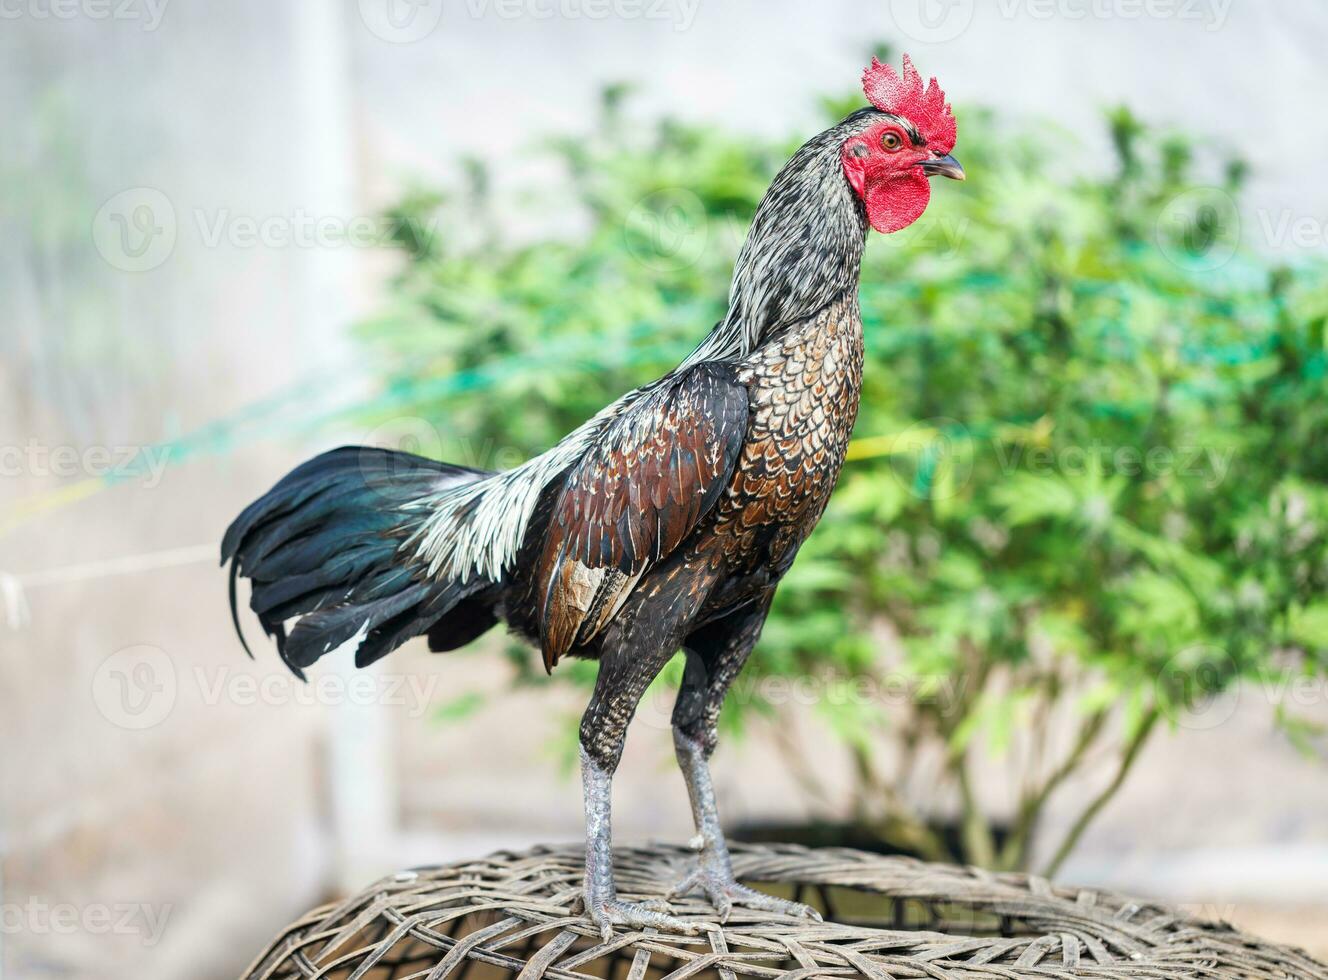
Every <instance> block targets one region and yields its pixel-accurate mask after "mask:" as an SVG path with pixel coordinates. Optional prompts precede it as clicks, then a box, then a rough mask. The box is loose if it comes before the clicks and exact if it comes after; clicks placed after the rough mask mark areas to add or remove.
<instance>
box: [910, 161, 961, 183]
mask: <svg viewBox="0 0 1328 980" xmlns="http://www.w3.org/2000/svg"><path fill="white" fill-rule="evenodd" d="M920 166H921V167H922V172H923V173H924V174H926V175H927V176H928V177H949V178H950V179H951V180H963V179H964V168H963V167H961V166H960V165H959V161H958V160H956V159H955V158H954V157H952V156H943V157H933V158H932V159H930V160H923V161H922V163H921V164H920Z"/></svg>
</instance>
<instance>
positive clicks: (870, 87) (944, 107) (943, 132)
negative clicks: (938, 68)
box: [862, 55, 955, 153]
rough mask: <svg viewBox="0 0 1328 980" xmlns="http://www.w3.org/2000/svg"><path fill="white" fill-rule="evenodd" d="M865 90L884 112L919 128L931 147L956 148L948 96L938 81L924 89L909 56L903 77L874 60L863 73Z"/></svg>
mask: <svg viewBox="0 0 1328 980" xmlns="http://www.w3.org/2000/svg"><path fill="white" fill-rule="evenodd" d="M862 91H863V94H865V95H866V96H867V101H868V102H870V103H871V104H872V105H874V106H876V108H878V109H880V110H881V111H882V112H888V113H890V114H892V115H895V116H902V117H903V118H905V119H907V120H908V121H909V122H911V123H913V125H914V126H917V127H918V131H919V132H920V133H922V135H923V136H924V137H925V138H926V140H927V145H928V146H929V147H931V148H933V149H936V150H940V151H941V152H942V153H949V152H950V151H951V150H952V149H954V143H955V118H954V115H953V114H952V113H951V112H950V103H948V102H946V101H945V93H944V92H942V91H941V87H940V86H939V85H937V84H936V79H935V78H933V79H932V80H931V81H930V82H929V83H928V84H927V87H926V88H923V86H922V76H921V75H919V74H918V70H917V69H916V68H914V67H913V60H912V59H911V58H909V56H908V55H904V75H903V77H902V78H901V77H900V75H899V73H898V72H897V71H895V69H894V66H892V65H883V64H881V63H880V62H879V61H877V60H876V58H872V63H871V65H870V66H869V67H868V68H867V69H866V70H865V71H864V72H863V73H862Z"/></svg>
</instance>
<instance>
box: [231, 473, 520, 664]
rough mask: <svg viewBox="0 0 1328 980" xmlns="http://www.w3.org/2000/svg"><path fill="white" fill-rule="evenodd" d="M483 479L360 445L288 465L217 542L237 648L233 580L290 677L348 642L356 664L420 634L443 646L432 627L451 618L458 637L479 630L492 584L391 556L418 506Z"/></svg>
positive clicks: (414, 521) (485, 621) (414, 523)
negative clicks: (248, 589)
mask: <svg viewBox="0 0 1328 980" xmlns="http://www.w3.org/2000/svg"><path fill="white" fill-rule="evenodd" d="M488 475H489V474H488V473H486V472H484V471H482V470H474V469H470V468H468V467H464V466H453V465H451V464H449V463H440V462H436V461H434V460H431V459H425V458H424V457H421V456H415V455H412V454H410V453H402V452H394V451H391V450H384V449H371V448H366V447H361V446H345V447H342V448H341V449H334V450H332V451H331V452H327V453H324V454H323V455H321V456H318V457H316V458H314V459H311V460H309V462H307V463H305V464H303V465H302V466H299V467H297V468H296V469H295V470H293V471H292V472H291V473H289V474H288V475H287V476H286V477H284V478H283V479H282V480H281V481H280V482H279V483H278V484H277V485H276V486H274V487H273V488H272V489H271V490H269V491H268V492H267V493H266V494H264V495H263V496H262V497H260V498H259V499H258V500H256V501H254V503H252V504H251V505H250V506H249V507H247V508H246V509H245V511H244V512H243V513H242V514H240V516H239V517H237V518H236V519H235V521H234V523H232V524H231V526H230V528H228V529H227V531H226V536H225V538H224V539H223V541H222V545H221V561H222V564H225V563H226V562H228V561H230V562H232V565H231V577H230V599H231V616H232V618H233V619H234V622H235V628H236V632H237V633H239V634H240V641H241V643H244V634H243V632H241V630H240V619H239V610H238V603H237V598H236V580H237V578H238V577H239V576H244V577H246V578H248V579H250V580H251V581H252V582H253V595H252V598H251V599H250V607H251V608H252V609H253V611H254V612H255V613H256V614H257V616H258V621H259V622H260V623H261V624H262V626H263V630H264V631H265V632H266V633H267V635H268V636H271V637H274V638H275V639H276V643H277V649H278V651H279V652H280V653H281V658H282V660H284V661H285V662H286V665H287V666H288V667H289V668H290V669H291V670H292V671H293V672H294V673H295V674H296V675H297V676H299V677H303V676H304V668H305V667H308V666H310V665H311V664H313V663H314V662H315V661H316V660H318V658H319V657H321V656H323V655H324V654H326V653H329V652H330V651H332V650H335V649H337V648H338V647H340V646H342V645H343V644H345V643H347V642H350V641H355V642H356V644H357V645H356V654H355V662H356V664H357V665H358V666H361V667H363V666H365V665H367V664H370V663H373V662H374V661H375V660H377V659H379V658H380V657H383V656H385V655H386V654H388V653H390V652H391V651H392V650H394V649H396V647H398V646H400V645H401V644H402V643H404V642H405V641H406V640H408V639H409V638H410V637H412V636H416V635H418V634H420V633H425V632H428V633H429V634H430V641H431V645H432V646H435V648H439V647H443V648H446V638H445V637H444V636H443V635H442V634H446V633H448V632H451V631H449V630H447V629H442V627H445V626H448V625H449V623H450V618H451V617H448V614H449V613H451V612H452V611H453V610H456V614H457V615H456V618H457V623H456V624H455V628H456V631H459V632H460V633H461V634H463V635H464V634H467V633H470V634H473V635H472V636H471V638H473V636H477V635H479V633H482V632H483V631H484V630H485V629H488V627H489V626H492V625H493V624H494V622H495V619H494V617H493V613H492V611H491V609H490V608H489V604H488V603H487V602H485V601H484V599H483V597H482V593H483V592H484V591H485V590H486V589H488V588H490V587H491V585H492V583H490V582H487V581H485V580H483V579H481V578H472V579H470V580H468V581H466V582H458V581H452V580H446V579H436V578H433V577H432V576H429V575H427V574H426V570H425V569H424V568H422V567H420V565H419V564H418V562H416V561H415V560H414V556H413V553H412V552H411V551H410V549H403V547H402V546H403V544H404V543H405V541H406V540H407V539H408V538H409V537H410V536H411V534H412V533H413V532H414V531H415V530H416V529H417V528H418V527H419V525H420V523H421V522H422V521H423V520H424V518H425V517H426V516H427V509H426V508H424V507H421V506H420V503H421V501H423V500H425V499H427V498H428V497H430V496H431V495H432V494H434V493H436V492H438V491H439V490H443V489H446V488H448V487H451V486H457V485H460V484H465V483H470V482H472V481H475V480H479V479H483V478H484V477H486V476H488ZM458 607H460V608H458ZM444 617H448V621H444ZM291 620H295V623H294V626H293V627H292V628H290V629H289V632H288V630H287V624H288V623H289V622H290V621H291ZM476 630H478V632H475V631H476ZM435 633H438V634H440V635H439V638H438V640H437V641H435V637H434V634H435ZM248 649H249V647H248V644H247V643H245V650H246V651H247V650H248ZM251 655H252V654H251Z"/></svg>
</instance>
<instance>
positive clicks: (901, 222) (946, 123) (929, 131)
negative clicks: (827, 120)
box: [840, 55, 964, 232]
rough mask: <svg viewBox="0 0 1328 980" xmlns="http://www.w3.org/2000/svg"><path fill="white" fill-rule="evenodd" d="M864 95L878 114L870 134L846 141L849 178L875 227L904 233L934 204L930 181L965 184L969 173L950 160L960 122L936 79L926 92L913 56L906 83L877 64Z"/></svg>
mask: <svg viewBox="0 0 1328 980" xmlns="http://www.w3.org/2000/svg"><path fill="white" fill-rule="evenodd" d="M862 90H863V92H864V93H866V96H867V99H868V101H869V102H871V104H872V105H873V106H875V107H876V109H877V112H875V113H871V114H870V116H869V117H868V119H867V120H866V122H865V125H866V126H867V128H866V129H862V130H860V131H858V132H855V133H854V134H853V135H852V136H850V137H849V138H848V139H846V140H845V141H844V144H843V147H842V148H841V150H840V156H841V158H842V160H843V163H844V175H845V176H846V177H847V178H848V182H849V184H850V186H852V188H853V190H854V191H855V192H856V193H857V195H858V197H860V198H861V199H862V203H863V205H864V206H865V207H866V209H867V218H868V220H870V221H871V225H872V227H873V228H875V229H876V230H877V231H881V232H891V231H899V230H900V229H901V228H906V227H908V226H909V225H911V224H912V223H913V222H914V221H917V220H918V218H919V217H920V216H921V215H922V212H923V211H924V210H925V209H926V207H927V202H928V201H929V200H930V199H931V185H930V183H929V182H928V178H930V177H933V176H937V175H939V176H942V177H950V178H952V179H954V180H963V179H964V168H963V167H961V166H959V161H958V160H956V159H955V158H954V157H952V156H951V155H950V151H951V150H953V149H954V144H955V118H954V116H953V115H952V114H951V112H950V105H949V103H947V102H946V101H945V93H944V92H942V91H941V88H940V86H939V85H937V84H936V79H934V78H933V79H932V80H931V82H930V83H929V84H928V85H926V86H925V87H924V86H923V84H922V78H921V76H919V75H918V71H917V69H916V68H914V67H913V62H912V61H910V60H909V57H908V55H904V73H903V75H902V77H901V76H900V74H899V73H898V72H896V71H895V70H894V68H893V67H892V66H890V65H883V64H881V63H880V62H879V61H877V60H876V59H875V58H872V63H871V66H870V67H869V68H867V70H866V71H864V72H863V73H862ZM864 111H866V112H870V110H864Z"/></svg>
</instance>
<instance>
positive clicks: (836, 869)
mask: <svg viewBox="0 0 1328 980" xmlns="http://www.w3.org/2000/svg"><path fill="white" fill-rule="evenodd" d="M689 856H690V855H689V853H688V852H687V851H685V850H683V849H681V848H670V847H654V848H633V849H622V850H619V851H616V852H615V855H614V859H615V866H616V868H617V873H618V887H619V891H620V893H621V894H622V895H623V897H625V898H627V899H629V900H640V899H647V898H660V897H661V896H662V895H664V894H665V893H666V892H667V890H668V888H669V886H670V885H671V884H672V883H673V882H675V881H676V880H678V878H680V877H681V874H682V870H683V868H684V866H685V865H686V862H687V859H688V857H689ZM581 862H582V853H581V850H580V848H578V847H557V848H544V847H541V848H536V849H535V850H533V851H529V852H526V853H507V852H501V853H498V854H495V855H492V856H490V857H487V858H484V859H482V860H478V861H469V862H464V863H458V864H453V865H447V866H443V867H437V868H426V869H421V870H418V871H412V872H405V873H402V874H399V875H396V876H394V877H392V878H388V879H385V880H383V881H380V882H378V883H377V884H375V885H373V886H371V887H370V888H368V889H366V890H365V891H363V892H361V893H360V894H358V895H356V896H354V897H353V898H351V899H349V900H347V901H345V902H343V903H341V904H339V905H328V906H324V907H322V908H319V909H316V910H314V911H313V912H310V913H309V914H308V915H306V916H305V917H304V918H302V919H300V920H299V921H298V922H296V923H294V924H292V925H291V926H290V927H288V928H287V929H286V931H285V932H283V933H282V934H281V935H280V936H279V937H278V938H277V939H276V940H275V941H274V942H273V944H272V945H271V946H270V947H269V948H268V950H267V951H266V952H265V953H264V954H263V955H262V956H261V957H259V959H258V960H257V961H256V962H255V964H254V965H253V966H252V967H251V968H250V970H249V971H248V972H247V973H246V975H245V978H246V980H295V978H312V977H318V978H338V980H425V978H427V980H443V978H452V980H463V978H464V980H490V978H494V980H497V978H501V977H508V976H512V975H516V976H519V977H520V978H521V980H537V978H540V977H549V978H552V980H585V978H611V980H659V978H666V980H684V978H687V977H698V978H710V977H718V978H720V980H740V978H773V977H780V978H784V980H803V978H811V977H867V978H870V980H896V978H905V977H908V978H915V977H931V978H936V980H988V978H1001V980H1014V978H1023V977H1060V978H1080V977H1085V978H1087V977H1093V978H1116V977H1148V978H1155V980H1164V978H1173V977H1175V978H1182V977H1185V978H1199V977H1205V978H1213V977H1223V978H1225V977H1233V978H1234V977H1243V978H1294V980H1328V967H1325V966H1324V965H1323V964H1321V963H1317V962H1315V961H1314V960H1312V959H1310V958H1309V957H1308V956H1307V955H1306V954H1304V953H1301V952H1299V951H1296V950H1291V949H1286V948H1282V947H1278V946H1275V945H1272V944H1270V943H1264V942H1260V941H1258V940H1255V939H1251V938H1250V937H1247V936H1243V935H1241V934H1239V933H1237V932H1235V931H1234V930H1232V929H1231V928H1229V927H1227V926H1225V925H1220V924H1213V923H1208V922H1201V921H1198V920H1196V919H1192V918H1188V917H1186V916H1184V915H1180V914H1178V913H1175V912H1171V911H1169V910H1167V909H1165V908H1162V907H1161V906H1157V905H1153V904H1149V903H1143V902H1131V901H1129V900H1128V899H1125V898H1121V897H1119V896H1116V895H1111V894H1107V893H1103V892H1097V891H1083V890H1075V889H1068V888H1062V887H1057V886H1053V885H1051V884H1049V883H1048V882H1047V881H1045V880H1042V879H1039V878H1032V877H1026V876H1022V875H996V874H989V873H986V872H983V871H980V870H976V869H972V868H955V867H948V866H941V865H931V864H924V863H922V862H919V861H913V860H908V859H904V858H893V857H890V858H887V857H881V856H879V855H874V854H867V853H863V852H861V851H850V850H841V849H832V850H807V849H805V848H801V847H794V846H777V847H766V846H763V847H754V846H753V847H747V846H741V845H740V846H737V847H735V849H734V869H735V871H736V872H737V874H738V876H739V877H740V878H742V879H744V880H746V881H749V882H760V883H762V887H766V888H768V889H769V890H771V891H774V892H776V893H779V894H782V895H784V896H787V897H795V898H797V899H798V900H800V901H805V902H809V903H811V904H813V905H816V906H817V907H819V908H820V909H822V910H823V911H824V912H825V913H826V920H827V921H826V922H824V923H816V922H811V921H807V920H801V919H788V918H784V917H781V916H777V915H771V914H769V913H762V912H753V911H748V910H744V909H735V910H734V912H733V915H732V917H731V918H730V919H729V922H728V923H727V924H726V925H725V926H724V927H723V928H722V930H721V929H716V930H715V931H712V932H710V933H708V934H702V935H701V936H699V937H697V936H671V935H659V934H654V933H644V934H643V933H621V932H620V933H619V934H617V935H615V937H614V939H613V941H612V942H611V943H609V944H607V945H605V944H601V943H600V941H599V938H598V936H597V934H596V933H595V930H594V929H593V928H592V927H591V926H590V923H589V922H588V921H587V920H585V919H583V918H582V917H581V916H579V915H578V914H577V908H576V905H577V902H578V899H579V894H580V886H581V875H582V865H581ZM674 905H675V908H676V909H677V911H678V913H679V914H680V915H682V916H684V917H685V918H696V919H697V920H698V921H713V912H712V910H711V909H710V908H709V906H707V905H705V904H704V903H702V902H699V901H697V900H692V899H688V900H683V901H679V902H675V903H674Z"/></svg>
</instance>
